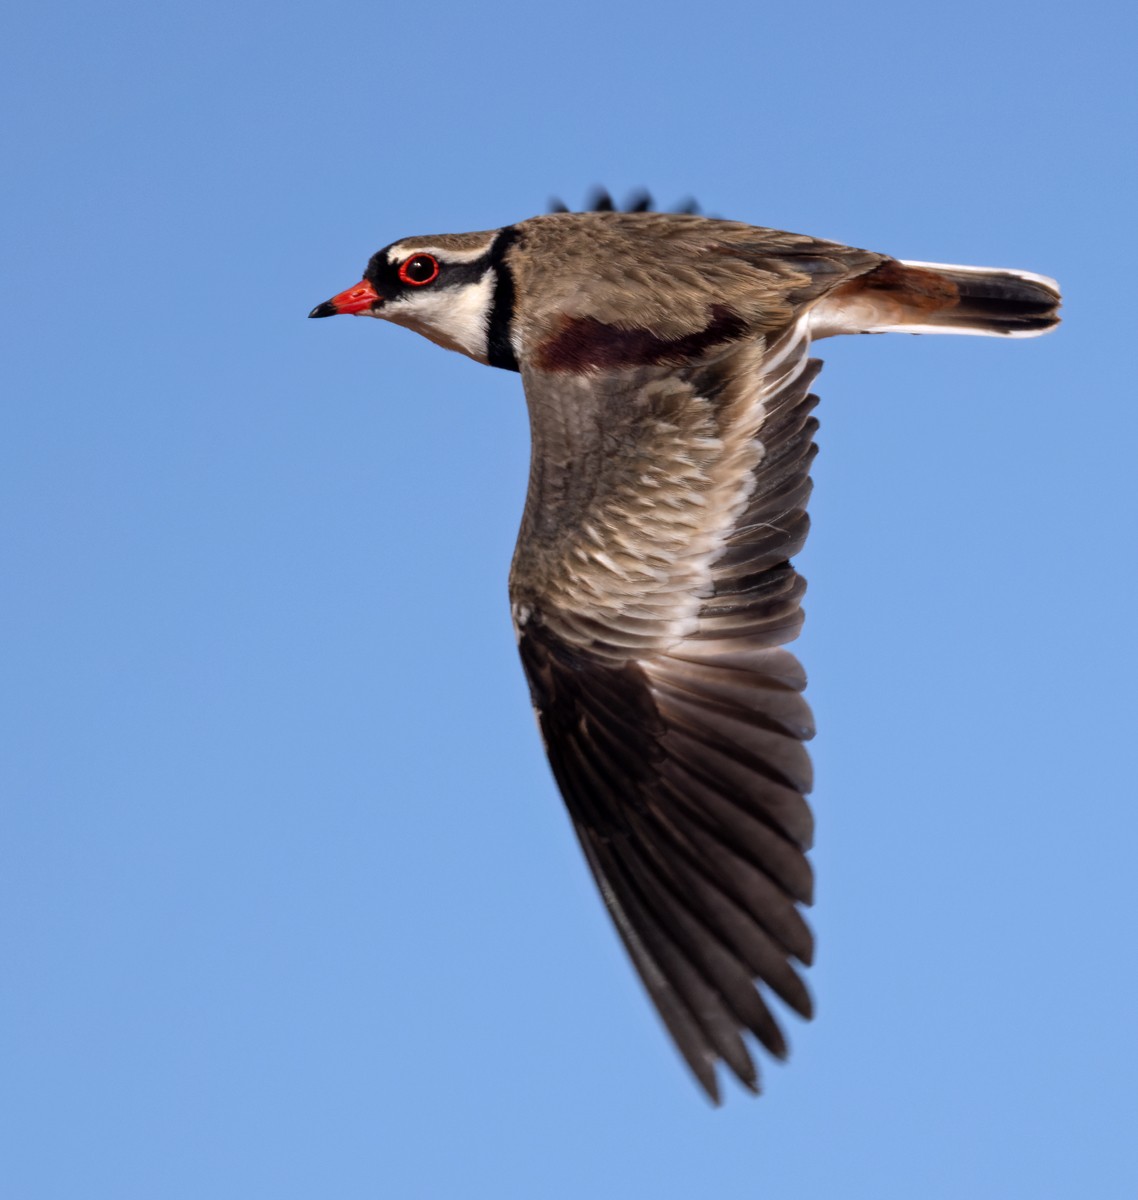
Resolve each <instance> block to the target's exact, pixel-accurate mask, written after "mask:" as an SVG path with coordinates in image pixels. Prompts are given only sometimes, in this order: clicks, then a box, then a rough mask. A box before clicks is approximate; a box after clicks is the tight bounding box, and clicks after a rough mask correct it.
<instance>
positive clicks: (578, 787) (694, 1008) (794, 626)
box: [510, 323, 821, 1100]
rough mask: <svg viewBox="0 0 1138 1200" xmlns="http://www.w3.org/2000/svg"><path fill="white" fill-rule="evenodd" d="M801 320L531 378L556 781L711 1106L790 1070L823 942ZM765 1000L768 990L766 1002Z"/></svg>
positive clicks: (808, 398)
mask: <svg viewBox="0 0 1138 1200" xmlns="http://www.w3.org/2000/svg"><path fill="white" fill-rule="evenodd" d="M807 347H808V338H807V336H806V332H805V326H804V324H802V323H800V324H799V325H797V326H795V327H793V328H790V329H788V330H786V331H784V333H783V334H782V335H781V336H780V337H779V338H777V339H775V340H773V341H772V342H770V343H764V342H763V341H762V340H746V341H735V342H732V343H730V344H728V345H727V346H723V345H719V346H717V347H714V348H713V349H711V350H708V351H707V352H705V353H704V354H703V355H702V356H701V357H698V358H692V359H687V360H684V361H680V362H678V363H677V362H674V361H673V362H671V363H668V362H656V363H654V364H650V365H639V366H626V367H623V368H620V369H612V370H607V371H606V370H597V371H594V372H592V373H589V374H580V373H570V372H560V373H559V372H557V371H539V370H536V369H533V368H523V372H522V374H523V381H524V383H525V389H526V396H527V400H528V403H529V408H530V414H531V427H532V434H533V459H532V465H531V476H530V489H529V495H528V498H527V502H526V511H525V516H524V518H523V521H522V529H521V533H520V536H519V540H518V547H517V551H516V554H515V558H514V565H513V570H512V572H511V579H510V593H511V600H512V604H513V611H514V620H515V625H516V628H517V633H518V642H519V648H520V652H521V657H522V662H523V664H524V666H525V670H526V674H527V676H528V679H529V684H530V689H531V694H532V697H533V702H534V706H535V708H536V710H537V714H538V718H539V722H540V726H541V730H542V735H543V737H544V739H545V744H546V749H547V751H548V754H549V761H550V764H551V766H552V768H553V773H554V776H555V778H556V780H557V783H558V786H559V787H560V789H561V792H562V795H563V796H564V798H565V802H566V804H567V806H568V808H569V812H570V815H571V817H572V819H573V824H574V826H575V828H576V831H577V834H578V837H579V838H580V841H581V845H582V847H583V849H584V852H585V857H586V859H587V860H588V862H589V866H590V867H591V869H592V871H593V874H594V876H595V877H596V880H597V883H598V885H599V887H600V889H601V892H602V895H603V896H604V900H605V904H606V905H607V906H608V909H609V912H610V913H611V914H612V917H613V920H614V921H615V923H616V926H617V929H618V930H619V932H620V935H621V937H622V939H623V941H624V944H625V946H626V948H627V950H628V952H629V954H630V956H631V957H632V960H633V962H634V964H635V965H636V968H637V970H638V971H639V973H640V976H641V978H642V979H643V981H644V984H645V986H646V987H647V989H648V992H649V995H650V996H651V997H652V1000H653V1001H654V1003H655V1005H656V1007H657V1009H658V1010H659V1012H660V1015H661V1017H662V1018H663V1020H664V1023H665V1025H666V1026H667V1028H668V1030H669V1032H670V1033H671V1035H672V1037H673V1038H674V1040H675V1042H676V1045H677V1046H678V1048H679V1050H680V1052H681V1053H682V1055H683V1056H684V1058H685V1059H686V1060H687V1062H688V1064H689V1065H690V1067H691V1069H692V1070H693V1071H694V1073H695V1075H696V1077H697V1078H698V1080H699V1082H700V1083H701V1084H702V1085H703V1087H704V1088H705V1089H706V1091H707V1092H708V1094H709V1095H710V1096H711V1097H712V1099H714V1100H718V1084H717V1080H716V1072H715V1066H716V1063H717V1062H718V1061H719V1060H723V1061H724V1062H726V1063H727V1064H728V1066H729V1067H730V1068H731V1070H732V1071H734V1073H735V1074H736V1075H737V1076H738V1078H739V1079H740V1080H741V1081H742V1082H743V1083H744V1084H745V1085H746V1086H748V1087H749V1088H751V1089H753V1090H758V1074H757V1071H756V1068H755V1065H754V1062H753V1061H752V1058H751V1056H750V1054H749V1052H748V1049H747V1047H746V1045H745V1043H744V1040H743V1036H742V1034H743V1033H744V1032H745V1031H747V1030H749V1031H750V1032H751V1033H753V1034H754V1035H755V1037H756V1038H757V1039H758V1040H759V1042H760V1043H761V1044H762V1045H763V1046H765V1047H766V1049H767V1050H768V1051H770V1052H771V1053H772V1054H773V1055H775V1056H777V1057H779V1058H782V1057H785V1055H786V1052H787V1047H786V1042H785V1040H784V1037H783V1034H782V1031H781V1030H780V1028H779V1025H778V1023H777V1022H776V1020H775V1018H774V1016H773V1015H772V1013H771V1011H770V1009H769V1007H768V1004H767V996H768V993H773V994H774V995H776V996H778V997H779V998H780V999H781V1000H783V1001H784V1002H785V1003H786V1004H788V1005H789V1006H790V1007H791V1008H792V1009H794V1011H796V1012H797V1013H799V1014H801V1015H802V1016H803V1017H809V1016H810V1015H811V1000H810V996H809V994H808V992H807V990H806V987H805V985H804V984H803V982H802V980H801V978H800V976H799V974H798V971H797V970H796V966H795V964H798V963H801V964H808V963H809V962H810V960H811V956H812V950H813V940H812V936H811V933H810V930H809V928H808V927H807V925H806V923H805V921H804V920H803V918H802V915H801V912H800V910H799V905H803V904H809V903H810V901H811V891H812V874H811V870H810V866H809V864H808V862H807V860H806V857H805V851H806V850H807V849H808V848H809V846H810V842H811V833H812V818H811V814H810V810H809V807H808V805H807V803H806V800H805V799H804V796H805V795H806V794H807V793H808V792H809V791H810V788H811V769H810V761H809V758H808V756H807V753H806V750H805V748H804V746H803V744H802V743H803V741H804V740H806V739H808V738H810V737H811V736H812V734H813V725H812V721H811V716H810V710H809V708H808V707H807V705H806V702H805V701H804V700H803V698H802V695H801V693H802V689H803V687H804V686H805V677H804V675H803V673H802V670H801V668H800V667H799V665H798V663H797V661H796V660H795V659H794V658H793V657H792V656H791V655H790V654H789V653H788V652H787V651H786V650H783V649H781V646H782V645H783V643H785V642H788V641H790V640H791V639H792V638H794V637H795V636H796V634H797V632H798V630H799V627H800V625H801V622H802V613H801V609H800V607H799V603H800V599H801V596H802V593H803V591H804V589H805V584H804V581H803V580H802V579H801V578H800V577H799V576H798V575H797V574H796V573H795V571H794V570H793V568H792V567H791V565H790V563H789V561H788V560H789V559H790V557H791V556H792V555H794V554H795V553H797V551H798V550H799V549H800V548H801V546H802V543H803V541H804V540H805V537H806V531H807V525H808V521H807V516H806V501H807V497H808V495H809V492H810V479H809V469H810V463H811V460H812V458H813V454H814V446H813V442H812V438H813V433H814V430H815V427H816V421H815V420H814V418H813V417H812V416H811V415H810V413H811V410H812V408H813V407H814V404H815V403H816V399H817V398H816V397H815V396H812V395H810V394H809V387H810V382H811V380H812V379H813V378H814V376H815V374H816V373H817V369H818V367H819V366H820V365H821V364H820V363H818V362H816V361H814V360H810V359H808V357H807ZM756 982H757V984H758V986H757V987H756Z"/></svg>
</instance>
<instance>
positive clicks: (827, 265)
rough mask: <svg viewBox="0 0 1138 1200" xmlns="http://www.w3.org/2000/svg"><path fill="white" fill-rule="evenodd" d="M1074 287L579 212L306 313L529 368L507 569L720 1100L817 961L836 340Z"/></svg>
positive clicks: (604, 872) (545, 707) (579, 805)
mask: <svg viewBox="0 0 1138 1200" xmlns="http://www.w3.org/2000/svg"><path fill="white" fill-rule="evenodd" d="M1058 306H1059V291H1058V286H1057V284H1056V283H1055V281H1054V280H1051V279H1048V278H1046V277H1045V276H1042V275H1035V274H1031V273H1029V272H1026V271H1012V270H996V269H989V268H986V267H964V266H949V265H945V264H940V263H925V262H911V261H900V260H897V259H894V258H890V257H889V256H888V255H885V254H877V253H873V252H871V251H868V250H859V249H855V248H853V247H851V246H845V245H841V244H839V243H836V242H830V241H822V240H820V239H818V238H813V237H805V236H802V235H800V234H794V233H783V232H780V231H778V230H775V229H766V228H761V227H756V226H752V225H746V224H740V223H737V222H733V221H724V220H717V219H711V218H708V217H703V216H699V215H697V212H696V211H695V206H694V205H692V204H689V205H688V206H687V207H686V209H685V210H684V211H680V212H673V213H659V212H653V211H651V204H650V202H649V201H648V200H647V197H646V196H645V195H643V194H641V195H638V196H637V197H636V198H635V201H634V202H633V203H632V204H630V205H629V209H628V210H627V211H620V210H619V209H617V207H616V206H615V205H613V203H612V201H611V199H610V198H609V197H608V196H607V194H605V193H603V192H602V193H600V194H599V195H598V196H597V197H596V202H595V204H594V209H593V211H587V212H569V211H566V210H565V209H564V206H561V205H558V206H557V210H555V211H553V212H551V213H548V214H546V215H543V216H537V217H533V218H531V219H529V220H525V221H520V222H518V223H516V224H513V225H507V226H505V227H504V228H501V229H494V230H488V231H486V232H483V233H462V234H442V235H438V236H433V237H410V238H404V239H402V240H401V241H397V242H393V243H392V244H391V245H389V246H387V247H385V248H384V249H382V250H380V251H379V252H378V253H376V254H374V255H373V256H372V258H371V260H370V262H369V263H368V265H367V269H366V271H365V272H364V277H363V280H362V281H361V282H360V283H358V284H356V285H355V286H354V287H351V288H349V289H347V290H346V291H343V292H341V293H340V294H339V295H337V296H334V297H333V298H332V299H331V300H328V301H325V302H324V303H323V304H319V305H317V307H316V308H314V309H313V310H312V312H311V313H310V314H309V315H310V316H312V317H328V316H333V315H335V314H338V313H351V314H355V315H358V316H369V317H379V318H381V319H383V320H387V321H391V322H394V323H395V324H397V325H404V326H407V327H408V328H410V329H413V330H415V331H416V332H418V333H420V334H422V335H423V336H424V337H427V338H429V339H430V340H431V341H433V342H435V343H437V344H438V345H440V346H444V347H446V348H447V349H450V350H457V351H459V352H460V353H462V354H466V355H468V356H469V357H470V358H473V359H474V360H475V361H477V362H480V363H485V364H488V365H489V366H493V367H502V368H504V369H506V370H509V371H516V372H518V373H519V374H520V375H521V378H522V385H523V387H524V389H525V395H526V401H527V404H528V407H529V416H530V428H531V434H532V458H531V465H530V476H529V489H528V494H527V497H526V504H525V512H524V515H523V517H522V523H521V530H520V533H519V536H518V542H517V548H516V550H515V553H514V559H513V564H512V567H511V571H510V600H511V606H512V612H513V620H514V627H515V630H516V633H517V639H518V647H519V650H520V654H521V659H522V663H523V665H524V668H525V673H526V676H527V678H528V681H529V687H530V692H531V695H532V698H533V704H534V708H535V709H536V711H537V716H538V722H539V725H540V728H541V733H542V736H543V739H544V741H545V747H546V751H547V753H548V756H549V762H550V765H551V767H552V770H553V775H554V777H555V779H556V781H557V784H558V787H559V788H560V790H561V793H562V796H563V797H564V799H565V803H566V805H567V807H568V810H569V814H570V816H571V818H572V821H573V825H574V828H575V830H576V832H577V836H578V838H579V840H580V843H581V847H582V849H583V850H584V854H585V858H586V860H587V861H588V864H589V867H590V869H591V870H592V873H593V876H594V878H595V880H596V883H597V886H598V887H599V889H600V892H601V895H602V896H603V898H604V903H605V905H606V906H607V908H608V911H609V913H610V914H611V916H612V919H613V921H614V922H615V924H616V928H617V930H618V932H619V934H620V937H621V939H622V940H623V942H624V945H625V948H626V949H627V951H628V954H629V956H630V957H631V959H632V962H633V964H634V965H635V967H636V970H637V971H638V972H639V974H640V978H641V979H642V981H643V983H644V986H645V988H646V989H647V991H648V994H649V996H650V997H651V999H652V1001H653V1003H654V1004H655V1006H656V1008H657V1009H658V1011H659V1014H660V1016H661V1018H662V1019H663V1022H664V1025H665V1026H666V1028H667V1030H668V1032H669V1033H670V1034H671V1037H672V1039H673V1040H674V1042H675V1044H676V1046H677V1048H678V1049H679V1052H680V1053H681V1055H682V1056H683V1057H684V1059H685V1060H686V1061H687V1064H688V1066H689V1067H690V1068H691V1070H692V1071H693V1072H694V1074H695V1077H696V1079H697V1080H698V1081H699V1083H700V1084H701V1085H702V1087H703V1088H704V1089H705V1091H706V1092H707V1094H708V1095H709V1096H710V1097H711V1099H712V1100H714V1101H716V1102H717V1101H718V1099H719V1087H718V1080H717V1071H716V1068H717V1064H718V1063H719V1062H721V1061H722V1062H724V1063H726V1064H727V1066H728V1067H729V1068H730V1070H731V1071H732V1072H733V1073H734V1074H735V1076H736V1077H737V1078H738V1079H739V1080H740V1081H741V1082H742V1083H743V1084H744V1085H745V1086H746V1087H747V1088H749V1089H751V1090H752V1091H758V1090H759V1088H758V1072H757V1069H756V1066H755V1063H754V1060H753V1058H752V1055H751V1053H750V1051H749V1049H748V1046H747V1044H746V1042H745V1040H744V1034H745V1033H747V1032H749V1033H750V1034H753V1035H754V1037H755V1038H756V1039H757V1040H758V1042H759V1043H760V1044H761V1045H762V1046H763V1047H765V1049H766V1050H767V1051H768V1052H769V1053H770V1054H772V1055H773V1056H775V1057H776V1058H785V1056H786V1053H787V1044H786V1040H785V1037H784V1035H783V1032H782V1030H781V1028H780V1026H779V1023H778V1021H777V1020H776V1019H775V1016H774V1015H773V1013H772V1011H771V1008H770V1004H769V1000H770V997H771V996H772V995H773V996H777V997H778V998H779V1000H781V1001H782V1002H783V1003H785V1004H786V1005H788V1006H789V1007H790V1008H791V1009H792V1010H794V1011H795V1012H796V1013H798V1014H800V1015H801V1016H802V1017H807V1018H808V1017H810V1016H811V1013H812V1001H811V997H810V994H809V992H808V991H807V989H806V986H805V984H804V983H803V980H802V978H801V975H800V971H799V968H800V967H802V966H808V965H809V964H810V962H811V959H812V957H813V937H812V934H811V931H810V929H809V927H808V926H807V924H806V922H805V921H804V919H803V916H802V912H801V909H802V907H803V906H805V905H809V904H810V903H811V899H812V891H813V875H812V871H811V867H810V864H809V862H808V860H807V857H806V854H807V851H808V850H809V848H810V844H811V838H812V834H813V819H812V816H811V812H810V808H809V806H808V804H807V802H806V799H805V797H806V796H807V795H808V794H809V792H810V790H811V786H812V777H811V766H810V760H809V757H808V755H807V753H806V749H805V747H804V745H803V743H804V742H805V741H807V740H808V739H809V738H811V737H812V736H813V734H814V724H813V720H812V718H811V713H810V709H809V707H808V706H807V704H806V702H805V700H804V699H803V696H802V692H803V689H804V687H805V683H806V679H805V675H804V673H803V671H802V668H801V666H800V665H799V663H798V661H797V660H796V659H795V658H794V657H793V656H792V655H791V654H790V652H789V651H787V650H786V649H784V646H785V644H786V643H787V642H790V641H791V640H792V639H793V638H794V637H796V636H797V634H798V632H799V629H800V627H801V624H802V609H801V607H800V602H801V599H802V594H803V591H804V590H805V583H804V581H803V579H802V577H801V576H800V575H799V574H798V573H797V572H796V571H795V569H794V567H793V565H792V564H791V561H790V560H791V559H792V558H793V557H794V555H795V554H797V553H798V551H799V550H800V549H801V548H802V545H803V542H804V540H805V538H806V533H807V527H808V518H807V514H806V505H807V498H808V496H809V494H810V488H811V482H810V465H811V462H812V460H813V458H814V453H815V446H814V441H813V439H814V433H815V430H816V429H817V421H816V420H815V418H814V417H813V416H812V415H811V414H812V410H813V408H814V406H815V404H816V403H817V397H816V396H815V395H813V394H812V393H811V391H810V388H811V384H812V383H813V381H814V377H815V376H816V375H817V373H818V370H819V368H820V366H821V363H820V362H819V361H818V360H817V359H813V358H811V357H810V347H811V344H812V343H813V342H814V341H816V340H818V339H820V338H824V337H831V336H833V335H835V334H841V333H884V332H904V333H968V334H988V335H993V336H997V337H1033V336H1035V335H1037V334H1041V333H1046V332H1047V331H1048V330H1049V329H1052V328H1054V327H1055V325H1056V324H1057V323H1058V316H1057V309H1058Z"/></svg>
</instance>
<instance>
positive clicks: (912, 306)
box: [811, 259, 1060, 337]
mask: <svg viewBox="0 0 1138 1200" xmlns="http://www.w3.org/2000/svg"><path fill="white" fill-rule="evenodd" d="M1059 300H1060V297H1059V285H1058V284H1057V283H1056V282H1055V280H1054V279H1048V278H1047V276H1046V275H1033V274H1032V273H1031V272H1030V271H1008V270H1000V269H998V268H995V267H957V266H950V265H949V264H947V263H925V262H899V261H897V260H895V259H889V260H887V261H885V262H884V263H882V264H881V265H880V266H877V267H874V269H873V270H872V271H868V272H866V274H864V275H860V276H858V277H857V278H856V279H853V280H850V281H849V282H848V283H845V284H842V285H841V286H840V287H838V288H836V289H835V290H834V291H833V292H831V293H830V294H829V295H828V296H826V297H825V298H824V299H823V300H822V301H821V302H820V303H819V304H818V305H817V306H816V308H815V310H814V312H813V314H812V320H811V325H812V327H813V330H814V336H815V337H825V336H827V335H828V334H832V333H978V334H987V335H989V336H992V337H1036V336H1037V335H1039V334H1041V333H1046V332H1047V331H1048V330H1049V329H1054V328H1055V326H1056V325H1058V324H1059Z"/></svg>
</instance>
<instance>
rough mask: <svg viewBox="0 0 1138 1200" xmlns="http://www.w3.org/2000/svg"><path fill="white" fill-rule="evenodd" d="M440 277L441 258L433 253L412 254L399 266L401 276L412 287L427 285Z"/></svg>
mask: <svg viewBox="0 0 1138 1200" xmlns="http://www.w3.org/2000/svg"><path fill="white" fill-rule="evenodd" d="M438 277H439V260H438V259H437V258H435V256H434V255H433V254H412V255H411V257H410V258H407V259H404V260H403V262H402V263H401V264H400V266H399V278H400V279H401V280H402V281H403V282H404V283H406V284H410V286H411V287H426V285H427V284H428V283H434V282H435V280H436V279H438Z"/></svg>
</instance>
